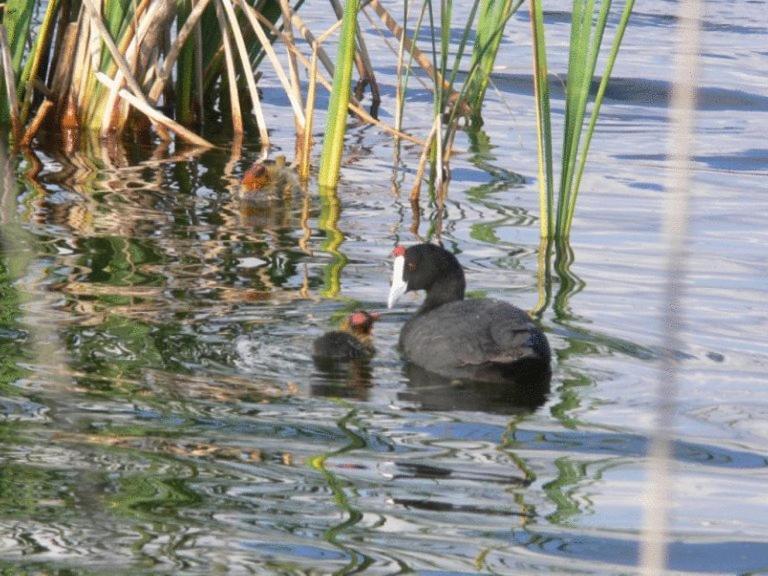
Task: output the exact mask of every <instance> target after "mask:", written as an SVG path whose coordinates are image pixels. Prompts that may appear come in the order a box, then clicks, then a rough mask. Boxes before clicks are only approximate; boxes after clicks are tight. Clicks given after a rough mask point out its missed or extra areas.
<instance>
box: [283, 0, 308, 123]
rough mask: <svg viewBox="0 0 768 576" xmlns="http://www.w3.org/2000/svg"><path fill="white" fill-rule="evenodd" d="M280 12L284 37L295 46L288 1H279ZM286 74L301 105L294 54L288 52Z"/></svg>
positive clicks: (299, 121)
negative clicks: (287, 73)
mask: <svg viewBox="0 0 768 576" xmlns="http://www.w3.org/2000/svg"><path fill="white" fill-rule="evenodd" d="M280 11H281V12H282V15H283V32H285V37H286V38H287V39H288V40H289V41H290V43H291V45H295V44H296V41H295V39H294V37H293V18H292V15H293V10H292V9H291V5H290V3H289V2H288V0H280ZM288 72H289V76H290V79H291V82H290V84H291V92H292V93H293V94H294V97H295V98H296V100H297V101H298V102H299V104H300V105H301V90H300V87H301V81H300V80H299V66H298V64H297V62H296V54H295V53H293V52H291V51H290V50H288ZM296 121H297V122H298V123H300V124H301V125H303V124H304V123H303V122H302V121H301V119H300V118H298V117H297V118H296Z"/></svg>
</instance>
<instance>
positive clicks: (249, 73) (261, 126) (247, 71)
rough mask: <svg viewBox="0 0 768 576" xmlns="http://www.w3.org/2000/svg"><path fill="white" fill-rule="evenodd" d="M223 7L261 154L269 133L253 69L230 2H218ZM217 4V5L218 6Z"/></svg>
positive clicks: (267, 148)
mask: <svg viewBox="0 0 768 576" xmlns="http://www.w3.org/2000/svg"><path fill="white" fill-rule="evenodd" d="M218 1H219V3H220V4H221V5H222V6H223V7H224V11H225V12H226V15H227V18H228V19H229V23H230V28H231V30H232V35H233V36H234V38H235V45H236V46H237V51H238V53H239V55H240V65H241V66H242V69H243V74H244V75H245V81H246V84H247V85H248V92H249V94H250V96H251V103H252V104H253V113H254V116H255V117H256V124H257V128H258V130H259V143H260V144H261V150H262V153H263V152H264V151H265V150H269V133H268V132H267V120H266V118H264V112H263V111H262V109H261V100H260V99H259V92H258V90H257V89H256V81H255V80H254V73H253V69H252V68H251V61H250V58H249V57H248V49H247V48H246V47H245V40H244V39H243V32H242V30H240V25H239V24H238V22H237V16H236V15H235V9H234V7H233V6H232V2H231V0H218ZM218 5H219V4H217V6H218ZM220 21H221V20H220Z"/></svg>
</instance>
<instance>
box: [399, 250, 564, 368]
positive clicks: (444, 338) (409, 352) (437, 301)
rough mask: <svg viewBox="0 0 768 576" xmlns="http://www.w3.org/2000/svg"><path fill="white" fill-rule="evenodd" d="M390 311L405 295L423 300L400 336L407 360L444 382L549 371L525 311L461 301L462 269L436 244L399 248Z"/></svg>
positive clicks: (543, 344)
mask: <svg viewBox="0 0 768 576" xmlns="http://www.w3.org/2000/svg"><path fill="white" fill-rule="evenodd" d="M392 254H393V256H394V257H395V264H394V271H393V275H392V287H391V289H390V291H389V300H388V302H387V305H388V307H389V308H392V306H393V305H394V304H395V302H396V301H397V299H398V298H400V296H402V295H403V294H404V293H406V292H410V291H413V290H425V291H426V293H427V297H426V299H425V300H424V303H423V304H422V305H421V307H420V308H419V309H418V311H417V312H416V313H415V314H414V315H413V316H412V317H411V318H410V319H409V320H408V321H407V322H406V323H405V325H404V326H403V329H402V331H401V332H400V342H399V346H400V349H401V350H402V353H403V355H404V356H405V359H406V360H408V361H409V362H412V363H413V364H416V365H418V366H420V367H421V368H424V369H426V370H428V371H430V372H434V373H436V374H439V375H441V376H445V377H448V378H464V379H469V380H478V381H483V382H514V381H519V380H524V379H527V378H529V377H530V374H531V373H541V372H548V371H549V364H550V356H551V354H550V350H549V343H548V342H547V338H546V336H544V334H543V332H542V331H541V330H540V329H539V328H538V327H537V326H536V324H535V323H534V322H533V320H531V317H530V316H528V314H527V313H526V312H524V311H523V310H520V309H519V308H517V307H515V306H512V305H511V304H508V303H506V302H502V301H500V300H491V299H488V298H478V299H469V300H464V289H465V286H466V282H465V280H464V271H463V270H462V268H461V265H460V264H459V261H458V260H457V259H456V257H455V256H454V255H453V254H451V253H450V252H448V251H447V250H445V249H443V248H441V247H439V246H435V245H434V244H417V245H415V246H411V247H410V248H408V249H406V248H405V247H404V246H397V247H396V248H395V249H394V251H393V253H392Z"/></svg>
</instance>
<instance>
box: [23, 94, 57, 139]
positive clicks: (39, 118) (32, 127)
mask: <svg viewBox="0 0 768 576" xmlns="http://www.w3.org/2000/svg"><path fill="white" fill-rule="evenodd" d="M52 108H53V102H52V101H51V100H49V99H48V98H46V99H45V100H43V103H42V104H40V106H39V108H38V109H37V112H35V116H34V118H32V122H30V123H29V126H27V130H26V131H25V132H24V136H23V137H22V139H21V145H22V146H24V147H27V146H29V145H30V144H32V140H33V139H34V138H35V136H36V135H37V133H38V132H39V131H40V126H42V125H43V121H44V120H45V117H46V116H48V113H49V112H50V111H51V109H52Z"/></svg>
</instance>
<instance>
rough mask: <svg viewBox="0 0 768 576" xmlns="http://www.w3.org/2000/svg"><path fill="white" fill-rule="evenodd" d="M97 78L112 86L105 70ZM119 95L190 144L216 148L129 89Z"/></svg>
mask: <svg viewBox="0 0 768 576" xmlns="http://www.w3.org/2000/svg"><path fill="white" fill-rule="evenodd" d="M96 79H97V80H98V81H99V82H101V83H102V84H104V85H105V86H106V87H107V88H111V87H112V85H113V80H112V79H111V78H110V77H109V76H107V75H106V74H104V73H103V72H97V73H96ZM119 95H120V98H123V99H124V100H126V101H127V102H128V103H129V104H130V105H131V106H133V107H134V108H136V109H137V110H139V111H140V112H142V113H143V114H145V115H146V116H147V117H148V118H149V119H150V120H152V121H154V122H155V123H156V124H160V125H162V126H165V127H167V128H168V129H169V130H172V131H173V132H175V133H176V134H178V135H179V136H180V137H181V138H183V139H184V140H187V141H188V142H189V143H190V144H194V145H195V146H203V147H205V148H215V146H214V145H213V144H211V143H210V142H208V140H206V139H205V138H203V137H202V136H198V135H197V134H195V133H194V132H192V131H191V130H188V129H187V128H185V127H184V126H182V125H181V124H179V123H178V122H176V121H175V120H171V119H170V118H168V117H167V116H166V115H165V114H163V113H162V112H160V111H159V110H156V109H154V108H152V106H150V105H149V104H148V103H147V102H146V101H145V100H142V99H140V98H137V97H136V96H134V95H133V94H131V93H130V92H128V90H126V89H125V88H121V89H120V92H119Z"/></svg>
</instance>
